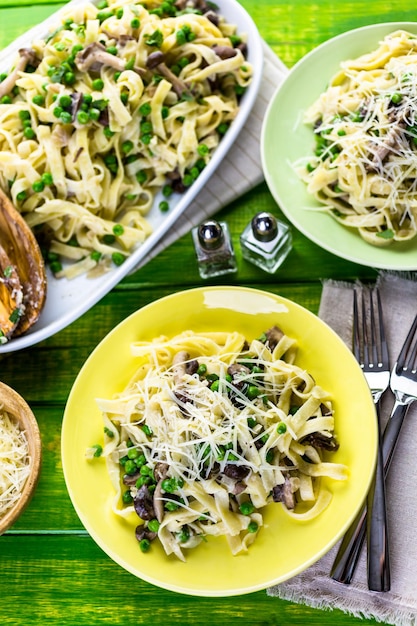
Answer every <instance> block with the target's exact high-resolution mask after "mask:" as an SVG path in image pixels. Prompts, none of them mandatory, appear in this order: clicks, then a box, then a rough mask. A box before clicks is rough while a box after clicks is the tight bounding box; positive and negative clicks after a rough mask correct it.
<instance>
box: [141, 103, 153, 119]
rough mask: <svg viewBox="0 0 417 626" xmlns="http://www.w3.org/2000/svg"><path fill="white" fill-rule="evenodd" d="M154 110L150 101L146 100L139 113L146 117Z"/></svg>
mask: <svg viewBox="0 0 417 626" xmlns="http://www.w3.org/2000/svg"><path fill="white" fill-rule="evenodd" d="M151 111H152V107H151V105H150V103H149V102H144V103H143V104H142V105H141V106H140V107H139V113H140V114H141V115H143V116H144V117H146V116H147V115H149V114H150V113H151Z"/></svg>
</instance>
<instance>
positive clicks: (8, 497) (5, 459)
mask: <svg viewBox="0 0 417 626" xmlns="http://www.w3.org/2000/svg"><path fill="white" fill-rule="evenodd" d="M30 467H31V458H30V455H29V444H28V441H27V438H26V434H25V432H24V431H22V430H21V429H20V427H19V424H18V423H17V421H16V420H15V419H13V417H12V416H10V415H9V414H8V413H7V412H6V411H4V410H1V408H0V517H3V516H4V515H5V514H6V513H7V512H8V511H10V509H11V508H12V507H13V506H14V505H15V504H16V502H17V501H18V500H19V498H20V496H21V494H22V491H23V488H24V485H25V483H26V480H27V478H28V476H29V473H30Z"/></svg>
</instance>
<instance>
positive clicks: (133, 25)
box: [130, 17, 140, 28]
mask: <svg viewBox="0 0 417 626" xmlns="http://www.w3.org/2000/svg"><path fill="white" fill-rule="evenodd" d="M130 26H131V28H139V26H140V20H139V19H138V18H137V17H134V18H133V19H132V20H131V22H130Z"/></svg>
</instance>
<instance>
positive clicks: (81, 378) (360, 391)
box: [62, 287, 377, 596]
mask: <svg viewBox="0 0 417 626" xmlns="http://www.w3.org/2000/svg"><path fill="white" fill-rule="evenodd" d="M274 324H277V325H278V326H280V327H281V328H282V329H283V330H284V331H285V333H287V334H288V335H289V336H292V337H295V338H296V339H297V341H298V345H299V354H298V358H297V361H296V362H297V364H298V365H300V366H301V367H304V368H306V369H307V370H308V371H309V372H310V373H311V374H312V375H313V376H314V378H315V379H316V381H317V383H318V384H319V385H321V386H322V387H324V388H325V389H326V390H327V391H329V392H330V394H331V396H332V398H333V401H334V409H335V420H336V434H337V437H338V439H339V442H340V448H339V450H338V451H337V452H336V453H335V454H333V455H331V459H332V460H334V461H335V462H340V463H345V464H346V465H347V466H348V468H349V478H348V480H347V481H343V482H337V481H332V480H328V482H327V486H328V487H329V488H330V490H331V491H332V493H333V500H332V502H331V504H330V505H329V507H328V508H327V509H326V510H325V511H324V512H323V513H322V515H321V516H320V517H318V518H317V519H315V520H313V521H310V522H300V521H294V520H293V519H292V518H290V517H289V516H288V515H286V514H285V511H284V510H283V508H282V506H281V505H280V504H271V505H269V506H268V507H267V508H266V511H265V525H264V527H263V528H262V530H261V532H260V533H259V536H258V538H257V540H256V542H255V543H254V544H253V545H252V546H251V547H250V549H249V552H248V553H247V554H245V555H243V556H235V557H234V556H232V555H231V554H230V551H229V548H228V545H227V543H226V540H225V539H223V538H209V539H208V541H207V542H203V543H202V544H200V545H199V546H198V547H197V548H195V549H194V550H189V551H187V561H186V562H185V563H183V562H181V561H179V560H178V559H177V558H176V557H167V556H166V555H165V553H164V552H163V550H162V548H161V547H160V546H159V545H156V544H152V549H151V551H150V552H148V553H146V554H143V553H142V552H141V551H140V549H139V546H138V543H137V540H136V539H135V535H134V529H135V521H134V520H129V521H125V520H122V519H120V518H118V517H116V516H115V515H114V514H113V513H112V511H111V501H112V498H113V489H112V486H111V483H110V480H109V478H108V475H107V472H106V466H105V461H104V459H96V460H94V461H93V462H92V461H87V460H86V458H85V451H86V449H87V448H88V447H89V446H91V445H93V444H95V443H100V442H101V443H102V442H103V423H102V418H101V413H100V411H99V410H98V408H97V406H96V402H95V399H96V398H98V397H107V398H110V397H112V396H113V394H115V393H117V392H120V391H121V390H122V389H123V388H124V386H125V385H126V384H127V382H128V381H129V379H130V378H131V376H132V374H133V373H134V371H135V369H136V367H135V358H133V357H132V356H131V354H130V345H131V343H132V342H134V341H137V340H139V339H140V340H150V339H152V338H154V337H156V336H158V335H160V334H165V335H168V336H172V335H175V334H177V333H179V332H181V331H183V330H185V329H191V330H196V331H201V330H225V331H232V330H238V331H240V332H242V333H243V334H244V335H245V336H246V337H247V338H248V339H251V338H254V337H256V336H259V334H260V333H261V332H262V331H264V330H266V329H268V328H269V327H270V326H272V325H274ZM376 445H377V429H376V418H375V410H374V405H373V402H372V398H371V395H370V392H369V389H368V386H367V384H366V382H365V379H364V377H363V374H362V372H361V370H360V368H359V366H358V365H357V363H356V361H355V359H354V357H353V355H352V354H351V352H350V350H349V349H348V348H347V347H346V346H345V344H344V343H343V342H342V341H341V339H340V338H339V337H338V336H337V335H336V333H334V332H333V331H332V330H331V329H330V328H329V327H328V326H327V325H326V324H324V323H323V322H322V321H321V320H320V319H319V318H318V317H316V316H315V315H313V314H312V313H310V312H309V311H307V310H306V309H304V308H302V307H301V306H299V305H297V304H294V303H293V302H291V301H289V300H287V299H285V298H281V297H279V296H275V295H273V294H270V293H266V292H263V291H258V290H254V289H249V288H240V287H207V288H199V289H192V290H189V291H184V292H181V293H177V294H174V295H171V296H168V297H166V298H162V299H161V300H158V301H156V302H154V303H152V304H150V305H148V306H146V307H144V308H142V309H140V310H139V311H137V312H136V313H133V315H131V316H130V317H128V318H127V319H126V320H124V321H123V322H122V323H121V324H119V325H118V326H117V327H116V328H115V329H114V330H113V331H112V332H110V333H109V335H107V337H105V339H104V340H103V341H102V342H101V343H100V344H99V345H98V347H97V348H96V349H95V350H94V351H93V352H92V354H91V355H90V357H89V358H88V359H87V361H86V363H85V364H84V366H83V367H82V369H81V371H80V373H79V375H78V377H77V379H76V381H75V384H74V386H73V388H72V391H71V393H70V396H69V399H68V403H67V406H66V410H65V415H64V420H63V428H62V460H63V468H64V475H65V480H66V484H67V488H68V491H69V494H70V497H71V499H72V502H73V505H74V507H75V509H76V511H77V513H78V515H79V517H80V519H81V521H82V523H83V524H84V526H85V527H86V529H87V530H88V532H89V533H90V535H91V536H92V537H93V539H94V540H95V541H96V542H97V544H98V545H99V546H100V547H101V548H102V549H103V550H104V551H105V552H106V553H107V554H108V555H109V556H110V557H111V558H112V559H113V560H114V561H115V562H116V563H118V564H119V565H121V566H122V567H124V568H125V569H126V570H128V571H129V572H131V573H132V574H134V575H135V576H138V577H140V578H142V579H143V580H146V581H148V582H150V583H153V584H154V585H158V586H160V587H163V588H165V589H169V590H172V591H177V592H181V593H186V594H191V595H201V596H230V595H238V594H243V593H249V592H252V591H257V590H259V589H264V588H266V587H268V586H270V585H273V584H276V583H280V582H282V581H284V580H286V579H288V578H290V577H292V576H294V575H295V574H297V573H299V572H300V571H302V570H304V569H305V568H307V567H308V566H309V565H311V564H312V563H314V562H315V561H317V560H318V559H319V558H320V557H321V556H323V555H324V554H325V553H326V552H327V551H328V550H329V549H330V548H331V547H332V546H333V545H334V544H335V543H336V541H337V540H338V539H339V538H340V537H341V536H342V534H343V533H344V532H345V530H346V529H347V528H348V526H349V523H350V522H351V521H352V520H353V518H354V516H355V514H356V513H357V511H358V510H359V507H360V506H361V504H362V502H363V500H364V498H365V496H366V493H367V491H368V487H369V484H370V480H371V477H372V473H373V469H374V464H375V458H376Z"/></svg>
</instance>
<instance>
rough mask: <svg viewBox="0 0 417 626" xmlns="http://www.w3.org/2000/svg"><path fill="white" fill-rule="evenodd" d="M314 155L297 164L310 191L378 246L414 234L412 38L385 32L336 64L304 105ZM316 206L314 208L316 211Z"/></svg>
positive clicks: (416, 159) (415, 74)
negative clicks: (369, 48)
mask: <svg viewBox="0 0 417 626" xmlns="http://www.w3.org/2000/svg"><path fill="white" fill-rule="evenodd" d="M305 122H306V123H307V124H311V125H313V127H314V133H315V137H316V147H315V153H314V155H313V156H312V157H306V158H303V159H302V160H301V161H300V162H298V163H297V164H296V168H297V171H298V173H299V175H300V176H301V178H302V179H303V180H304V181H305V182H306V183H307V189H308V191H309V192H310V193H311V194H312V195H313V196H314V197H315V198H317V200H318V201H319V202H320V203H321V204H322V205H324V210H326V211H328V212H329V214H330V215H331V216H332V217H334V218H335V219H336V220H338V221H339V222H340V223H341V224H343V225H344V226H347V227H351V228H353V229H357V230H358V232H359V234H360V235H361V237H363V239H365V241H367V242H369V243H370V244H372V245H376V246H385V245H389V244H391V243H393V242H396V241H406V240H410V239H412V238H414V237H415V236H416V234H417V38H416V36H415V35H413V34H411V33H409V32H406V31H402V30H400V31H396V32H393V33H391V34H389V35H387V36H386V37H385V38H384V40H383V41H381V43H380V45H379V46H378V48H377V49H376V50H374V51H373V52H371V53H369V54H365V55H363V56H361V57H359V58H357V59H353V60H349V61H345V62H343V63H341V69H340V71H339V72H338V73H337V74H336V75H335V76H334V77H333V78H332V79H331V81H330V83H329V86H328V87H327V89H326V91H324V92H323V93H322V94H321V95H320V97H319V98H318V99H317V101H316V102H315V103H314V104H313V105H312V106H311V107H310V108H309V109H308V111H307V112H306V115H305ZM319 210H320V209H319Z"/></svg>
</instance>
